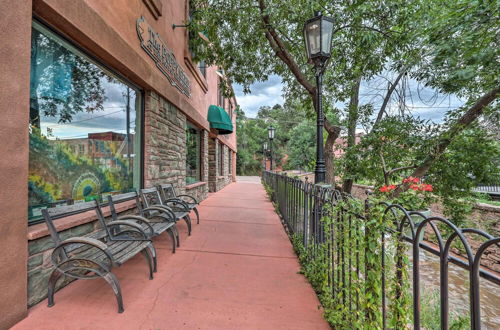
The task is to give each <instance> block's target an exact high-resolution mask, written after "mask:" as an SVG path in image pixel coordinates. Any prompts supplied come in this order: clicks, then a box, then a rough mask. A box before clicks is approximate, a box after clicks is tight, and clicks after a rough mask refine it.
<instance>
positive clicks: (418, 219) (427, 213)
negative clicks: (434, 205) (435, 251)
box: [408, 209, 431, 242]
mask: <svg viewBox="0 0 500 330" xmlns="http://www.w3.org/2000/svg"><path fill="white" fill-rule="evenodd" d="M408 212H419V213H421V214H422V215H424V216H425V217H426V218H428V217H430V216H431V210H430V209H426V210H418V211H408ZM410 217H411V218H412V220H413V223H414V224H415V230H416V229H417V227H418V225H419V224H420V223H421V222H422V221H423V220H424V219H423V218H422V217H421V216H420V215H418V214H413V215H411V216H410ZM424 234H425V229H424V230H422V231H421V232H420V235H418V241H419V242H422V241H423V239H424Z"/></svg>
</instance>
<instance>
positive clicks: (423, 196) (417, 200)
mask: <svg viewBox="0 0 500 330" xmlns="http://www.w3.org/2000/svg"><path fill="white" fill-rule="evenodd" d="M402 185H405V186H407V187H408V189H407V190H405V191H402V192H401V193H399V194H396V196H394V195H395V194H394V190H396V188H398V186H396V185H393V184H391V185H386V186H382V187H380V188H379V189H378V192H377V194H378V195H380V196H381V197H383V198H384V199H390V200H391V201H392V203H394V204H399V205H401V206H403V207H404V208H405V209H407V210H409V211H422V210H425V209H427V208H428V206H429V204H430V203H431V201H432V185H430V184H425V183H421V182H420V179H419V178H414V177H411V176H410V177H407V178H405V179H403V182H402Z"/></svg>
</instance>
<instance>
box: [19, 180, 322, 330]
mask: <svg viewBox="0 0 500 330" xmlns="http://www.w3.org/2000/svg"><path fill="white" fill-rule="evenodd" d="M200 215H201V221H200V224H199V225H196V224H194V225H193V234H192V236H191V237H187V236H186V232H187V230H186V227H185V225H184V223H182V224H181V223H180V230H181V235H182V241H181V248H180V249H179V250H178V252H177V253H176V254H172V253H171V251H170V246H171V245H170V238H169V237H168V236H167V235H162V237H159V239H158V240H156V241H155V245H156V247H157V250H158V272H157V273H156V274H155V278H154V279H153V280H148V270H147V266H146V263H145V262H144V259H143V257H142V256H137V257H136V258H134V259H132V260H130V261H129V262H128V263H126V264H125V265H124V266H122V267H120V268H119V269H117V270H116V271H115V274H116V275H117V277H118V279H119V280H120V284H121V286H122V293H123V299H124V305H125V312H124V313H123V314H118V313H117V312H116V303H115V298H114V295H113V293H112V291H111V288H110V287H109V286H108V284H107V283H106V282H104V281H102V280H91V281H83V280H80V281H76V282H74V283H72V284H70V285H69V286H68V287H66V288H64V289H62V290H61V291H59V292H57V293H56V296H55V300H56V304H55V306H54V307H52V308H48V307H47V306H46V301H43V302H41V303H40V304H38V305H37V306H35V307H33V308H31V309H30V311H29V315H28V317H27V318H26V319H24V320H23V321H21V322H20V323H19V324H17V325H16V326H15V327H14V328H13V329H301V330H302V329H329V327H328V324H327V323H326V322H325V321H324V320H323V318H322V315H321V310H319V309H318V305H319V302H318V299H317V298H316V295H315V294H314V292H313V290H312V288H311V286H310V285H309V283H308V282H307V281H306V279H305V278H304V277H303V276H302V275H299V274H298V273H297V272H298V271H299V265H298V262H297V258H296V257H295V255H294V253H293V250H292V246H291V244H290V242H289V240H288V238H287V236H286V234H285V232H284V230H283V227H282V225H281V223H280V220H279V218H278V216H277V215H276V213H275V212H274V209H273V207H272V205H271V203H270V202H269V201H268V200H267V197H266V194H265V191H264V189H263V187H262V185H260V184H255V183H251V182H240V183H234V184H231V185H229V186H227V187H226V188H224V189H223V190H221V191H220V192H218V193H216V194H212V195H211V196H210V197H209V198H208V199H206V200H205V201H203V202H202V204H201V206H200Z"/></svg>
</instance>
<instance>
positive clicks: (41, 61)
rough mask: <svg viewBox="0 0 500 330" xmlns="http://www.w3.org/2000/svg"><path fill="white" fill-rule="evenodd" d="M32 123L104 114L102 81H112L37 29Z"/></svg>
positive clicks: (32, 51) (33, 55)
mask: <svg viewBox="0 0 500 330" xmlns="http://www.w3.org/2000/svg"><path fill="white" fill-rule="evenodd" d="M31 47H32V49H31V85H30V90H31V96H30V123H31V125H33V126H34V127H37V128H40V115H41V114H43V115H44V116H47V117H54V118H57V120H58V122H60V123H67V122H71V121H72V119H73V116H74V115H75V114H77V113H78V112H83V111H86V112H95V111H101V110H104V108H103V103H104V101H105V93H104V88H103V86H102V79H104V78H106V79H108V81H110V80H112V78H111V77H109V76H108V75H106V74H105V73H104V71H103V70H102V69H100V68H98V67H97V66H96V65H94V64H92V63H90V62H88V61H86V60H85V59H84V58H82V57H81V56H79V55H77V54H74V53H73V52H71V51H69V50H68V49H66V48H65V47H64V46H62V45H60V44H58V43H56V42H55V41H53V40H51V39H50V38H48V37H47V36H45V35H44V34H42V33H41V32H39V31H38V30H36V29H33V35H32V42H31Z"/></svg>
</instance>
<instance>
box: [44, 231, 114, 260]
mask: <svg viewBox="0 0 500 330" xmlns="http://www.w3.org/2000/svg"><path fill="white" fill-rule="evenodd" d="M73 244H74V245H88V246H90V247H91V248H96V249H99V250H101V251H102V253H104V255H106V257H107V258H108V259H109V261H110V265H111V266H115V265H116V262H115V259H114V258H113V254H112V253H111V251H110V250H109V248H108V246H107V245H106V244H105V243H103V242H101V241H99V240H97V239H95V238H90V237H83V236H78V237H70V238H68V239H65V240H64V241H62V242H60V243H59V244H57V246H56V247H55V248H54V250H53V251H52V255H51V260H52V264H53V265H54V266H55V267H58V265H59V264H60V260H59V259H60V257H61V252H66V251H65V249H64V247H66V246H69V245H73ZM69 252H71V251H69ZM65 257H67V255H66V253H65ZM75 258H76V259H78V255H77V256H75ZM69 259H72V258H71V257H70V258H69Z"/></svg>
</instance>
